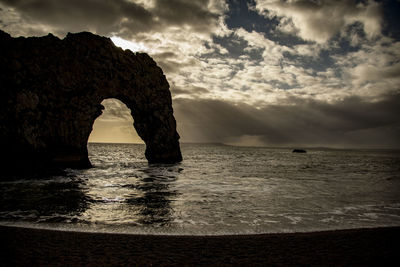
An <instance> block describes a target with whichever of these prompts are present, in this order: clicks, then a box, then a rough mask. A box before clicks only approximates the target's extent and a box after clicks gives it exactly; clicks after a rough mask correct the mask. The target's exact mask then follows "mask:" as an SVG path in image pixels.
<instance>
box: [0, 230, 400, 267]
mask: <svg viewBox="0 0 400 267" xmlns="http://www.w3.org/2000/svg"><path fill="white" fill-rule="evenodd" d="M0 236H1V247H2V248H3V249H2V250H1V262H2V264H4V265H5V266H9V265H30V266H38V265H140V266H144V265H145V266H148V265H156V266H182V265H185V266H199V265H202V266H210V265H211V266H215V265H218V266H221V265H222V266H235V265H242V266H243V265H246V266H249V265H251V266H265V265H314V266H315V265H324V266H326V265H333V266H337V265H346V266H355V265H357V266H360V265H361V266H373V265H385V266H394V265H397V266H399V265H400V255H399V254H398V253H399V251H400V244H399V240H400V227H382V228H362V229H347V230H334V231H321V232H307V233H304V232H300V233H271V234H254V235H248V234H246V235H216V236H213V235H206V236H198V235H193V236H190V235H183V236H180V235H140V234H125V233H93V232H76V231H59V230H48V229H37V228H23V227H14V226H0Z"/></svg>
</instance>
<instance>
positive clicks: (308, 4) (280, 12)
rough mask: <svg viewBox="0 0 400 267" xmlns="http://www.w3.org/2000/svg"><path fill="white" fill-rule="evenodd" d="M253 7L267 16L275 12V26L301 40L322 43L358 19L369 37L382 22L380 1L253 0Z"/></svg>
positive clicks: (273, 14) (272, 15)
mask: <svg viewBox="0 0 400 267" xmlns="http://www.w3.org/2000/svg"><path fill="white" fill-rule="evenodd" d="M254 8H255V10H257V11H258V12H260V13H261V14H263V15H265V16H267V17H274V16H278V17H280V18H281V23H280V25H279V27H278V29H280V30H282V31H284V32H287V33H292V34H296V35H298V36H299V37H301V38H302V39H304V40H308V41H314V42H318V43H325V42H327V41H328V40H330V39H331V38H332V37H333V36H335V35H336V34H338V33H340V32H341V31H343V30H344V29H346V27H347V26H349V25H351V24H353V23H355V22H360V23H362V24H363V29H364V31H365V33H366V34H367V36H368V37H369V38H372V37H375V36H378V35H379V34H380V33H381V26H382V22H383V14H382V9H381V6H380V4H379V3H377V2H375V1H371V0H370V1H367V2H366V3H364V4H363V3H362V2H361V3H358V2H357V1H355V0H350V1H348V0H321V1H303V0H297V1H296V0H295V1H284V0H256V4H255V7H254Z"/></svg>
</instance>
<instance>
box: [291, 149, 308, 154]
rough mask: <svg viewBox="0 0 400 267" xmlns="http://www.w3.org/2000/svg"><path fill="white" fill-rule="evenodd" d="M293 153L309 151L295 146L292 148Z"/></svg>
mask: <svg viewBox="0 0 400 267" xmlns="http://www.w3.org/2000/svg"><path fill="white" fill-rule="evenodd" d="M292 153H307V151H306V150H304V149H299V148H295V149H293V150H292Z"/></svg>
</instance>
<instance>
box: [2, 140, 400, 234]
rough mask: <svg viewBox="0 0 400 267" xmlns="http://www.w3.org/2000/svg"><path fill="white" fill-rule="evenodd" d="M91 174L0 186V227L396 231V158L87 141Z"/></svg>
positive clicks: (399, 185)
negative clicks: (153, 157) (151, 154)
mask: <svg viewBox="0 0 400 267" xmlns="http://www.w3.org/2000/svg"><path fill="white" fill-rule="evenodd" d="M88 150H89V158H90V160H91V162H92V164H93V168H90V169H85V170H73V169H66V170H65V172H64V173H62V174H60V175H56V176H50V177H49V176H47V177H34V178H33V179H26V178H21V179H13V180H8V181H7V179H2V180H1V181H0V224H1V225H15V226H23V227H33V228H49V229H59V230H71V231H77V230H78V231H89V232H113V233H134V234H165V235H225V234H227V235H231V234H233V235H235V234H259V233H283V232H311V231H321V230H336V229H352V228H369V227H385V226H400V151H399V150H376V149H375V150H366V149H363V150H360V149H358V150H354V149H351V150H350V149H327V148H309V149H307V153H292V149H291V148H265V147H238V146H229V145H223V144H181V150H182V155H183V158H184V160H183V161H182V162H181V163H177V164H168V165H164V164H154V165H153V164H148V162H147V160H146V159H145V157H144V151H145V145H142V144H103V143H89V144H88Z"/></svg>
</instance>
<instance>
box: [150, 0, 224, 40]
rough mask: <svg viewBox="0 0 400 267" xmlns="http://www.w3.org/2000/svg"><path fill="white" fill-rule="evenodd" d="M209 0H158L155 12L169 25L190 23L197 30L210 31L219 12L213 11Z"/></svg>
mask: <svg viewBox="0 0 400 267" xmlns="http://www.w3.org/2000/svg"><path fill="white" fill-rule="evenodd" d="M209 2H210V1H209V0H192V1H188V0H169V1H165V0H157V1H155V8H154V9H153V11H154V13H155V14H157V16H158V17H159V18H161V20H162V21H163V22H164V23H166V24H167V25H189V26H191V27H192V28H193V29H194V30H195V31H204V32H208V31H209V27H210V25H212V24H214V23H215V22H216V20H217V18H218V16H219V15H218V14H214V13H211V12H210V11H209V10H208V8H207V6H208V3H209Z"/></svg>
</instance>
